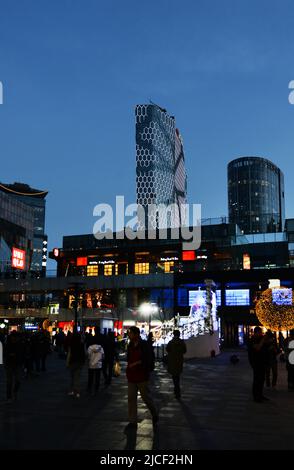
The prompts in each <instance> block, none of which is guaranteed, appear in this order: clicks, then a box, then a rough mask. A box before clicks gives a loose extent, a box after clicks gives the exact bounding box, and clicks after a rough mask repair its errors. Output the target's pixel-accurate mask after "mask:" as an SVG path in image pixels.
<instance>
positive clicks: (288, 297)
mask: <svg viewBox="0 0 294 470" xmlns="http://www.w3.org/2000/svg"><path fill="white" fill-rule="evenodd" d="M272 302H273V304H275V305H292V289H290V288H289V289H286V288H282V289H278V288H277V289H272Z"/></svg>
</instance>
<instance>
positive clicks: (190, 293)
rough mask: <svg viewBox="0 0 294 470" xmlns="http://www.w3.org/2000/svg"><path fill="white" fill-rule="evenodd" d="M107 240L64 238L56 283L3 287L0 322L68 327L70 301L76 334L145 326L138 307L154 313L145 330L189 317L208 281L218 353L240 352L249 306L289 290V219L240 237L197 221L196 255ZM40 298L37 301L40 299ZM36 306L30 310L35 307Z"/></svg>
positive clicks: (167, 245) (161, 242)
mask: <svg viewBox="0 0 294 470" xmlns="http://www.w3.org/2000/svg"><path fill="white" fill-rule="evenodd" d="M167 235H168V236H167V238H166V239H160V238H159V233H158V236H157V237H156V239H148V235H147V234H146V238H145V239H139V238H136V239H134V240H129V239H128V238H127V237H124V238H123V239H120V238H116V237H115V234H114V238H113V239H112V240H109V239H106V238H105V239H102V240H97V239H96V238H95V237H94V236H93V235H92V234H91V235H80V236H65V237H64V238H63V245H62V247H60V248H56V249H54V250H53V251H51V252H50V253H49V257H50V258H53V259H55V260H56V262H57V275H56V277H47V278H40V279H34V278H31V277H30V276H29V273H28V275H27V277H26V278H23V279H2V280H1V283H0V305H1V309H0V316H1V318H2V320H3V319H4V318H5V319H8V321H10V322H11V323H14V324H16V323H18V324H20V323H24V322H25V321H27V322H28V323H29V324H31V323H33V321H34V319H35V321H40V320H41V319H42V320H44V319H45V318H48V319H49V321H50V322H53V321H54V322H55V325H56V326H62V327H64V326H66V327H69V326H70V324H71V322H72V321H73V319H74V310H75V308H74V307H75V305H74V304H75V300H76V299H77V300H78V301H77V306H78V310H79V312H78V313H79V321H80V323H81V326H83V327H90V326H95V325H99V326H100V328H102V329H103V328H113V327H116V328H118V329H121V328H127V327H128V326H130V325H131V324H139V325H140V326H144V323H145V324H147V323H148V321H149V319H148V318H146V317H144V313H143V312H142V311H141V309H140V306H141V305H142V304H143V303H145V302H150V303H152V304H155V305H156V306H157V309H156V311H155V313H154V314H153V315H152V318H151V325H152V326H154V327H155V326H156V325H157V324H158V322H166V321H168V320H170V319H172V318H173V317H175V316H177V317H179V316H180V317H182V316H187V315H189V313H190V311H191V307H192V306H193V303H194V302H195V296H196V297H197V295H198V294H196V292H199V291H203V293H204V292H205V289H206V285H207V281H208V280H210V281H212V285H213V289H214V292H215V294H216V303H217V313H218V317H219V323H220V334H221V337H222V341H223V343H224V344H225V345H227V346H230V345H236V344H242V343H243V342H244V341H246V338H247V336H248V334H249V332H250V329H252V328H253V326H254V325H257V324H259V322H258V319H257V317H256V314H255V302H256V300H257V299H258V298H259V296H260V294H261V292H262V291H264V290H265V289H266V288H267V287H268V285H269V281H270V279H279V280H280V284H281V286H284V287H288V288H293V282H294V251H293V250H294V246H293V240H294V219H287V220H286V223H285V230H284V231H283V232H272V233H257V234H251V235H244V234H243V233H242V231H241V230H240V229H239V227H238V225H236V224H234V223H229V221H228V220H227V219H225V218H222V219H219V220H216V219H208V220H202V227H201V245H200V247H199V249H196V250H187V249H183V242H184V241H183V240H182V239H181V238H178V239H172V238H171V232H170V231H169V230H168V231H167ZM41 294H42V296H41ZM37 298H38V299H39V304H38V305H36V299H37Z"/></svg>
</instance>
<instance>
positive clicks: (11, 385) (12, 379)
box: [3, 331, 24, 403]
mask: <svg viewBox="0 0 294 470" xmlns="http://www.w3.org/2000/svg"><path fill="white" fill-rule="evenodd" d="M3 352H4V354H3V356H4V357H3V359H4V367H5V372H6V398H7V403H12V402H13V401H16V399H17V393H18V390H19V388H20V372H21V368H22V366H23V364H24V343H23V341H22V338H21V335H20V333H18V332H17V331H12V332H11V333H10V335H8V337H7V341H6V344H5V345H4V351H3Z"/></svg>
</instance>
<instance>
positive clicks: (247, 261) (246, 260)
mask: <svg viewBox="0 0 294 470" xmlns="http://www.w3.org/2000/svg"><path fill="white" fill-rule="evenodd" d="M243 269H250V255H248V253H244V255H243Z"/></svg>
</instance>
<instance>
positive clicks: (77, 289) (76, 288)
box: [69, 282, 85, 333]
mask: <svg viewBox="0 0 294 470" xmlns="http://www.w3.org/2000/svg"><path fill="white" fill-rule="evenodd" d="M84 285H85V283H84V282H72V283H71V284H70V286H69V287H70V288H72V289H73V292H74V294H73V295H74V298H75V300H74V311H75V323H74V333H76V332H77V331H78V304H79V294H80V293H81V292H82V290H83V286H84Z"/></svg>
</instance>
